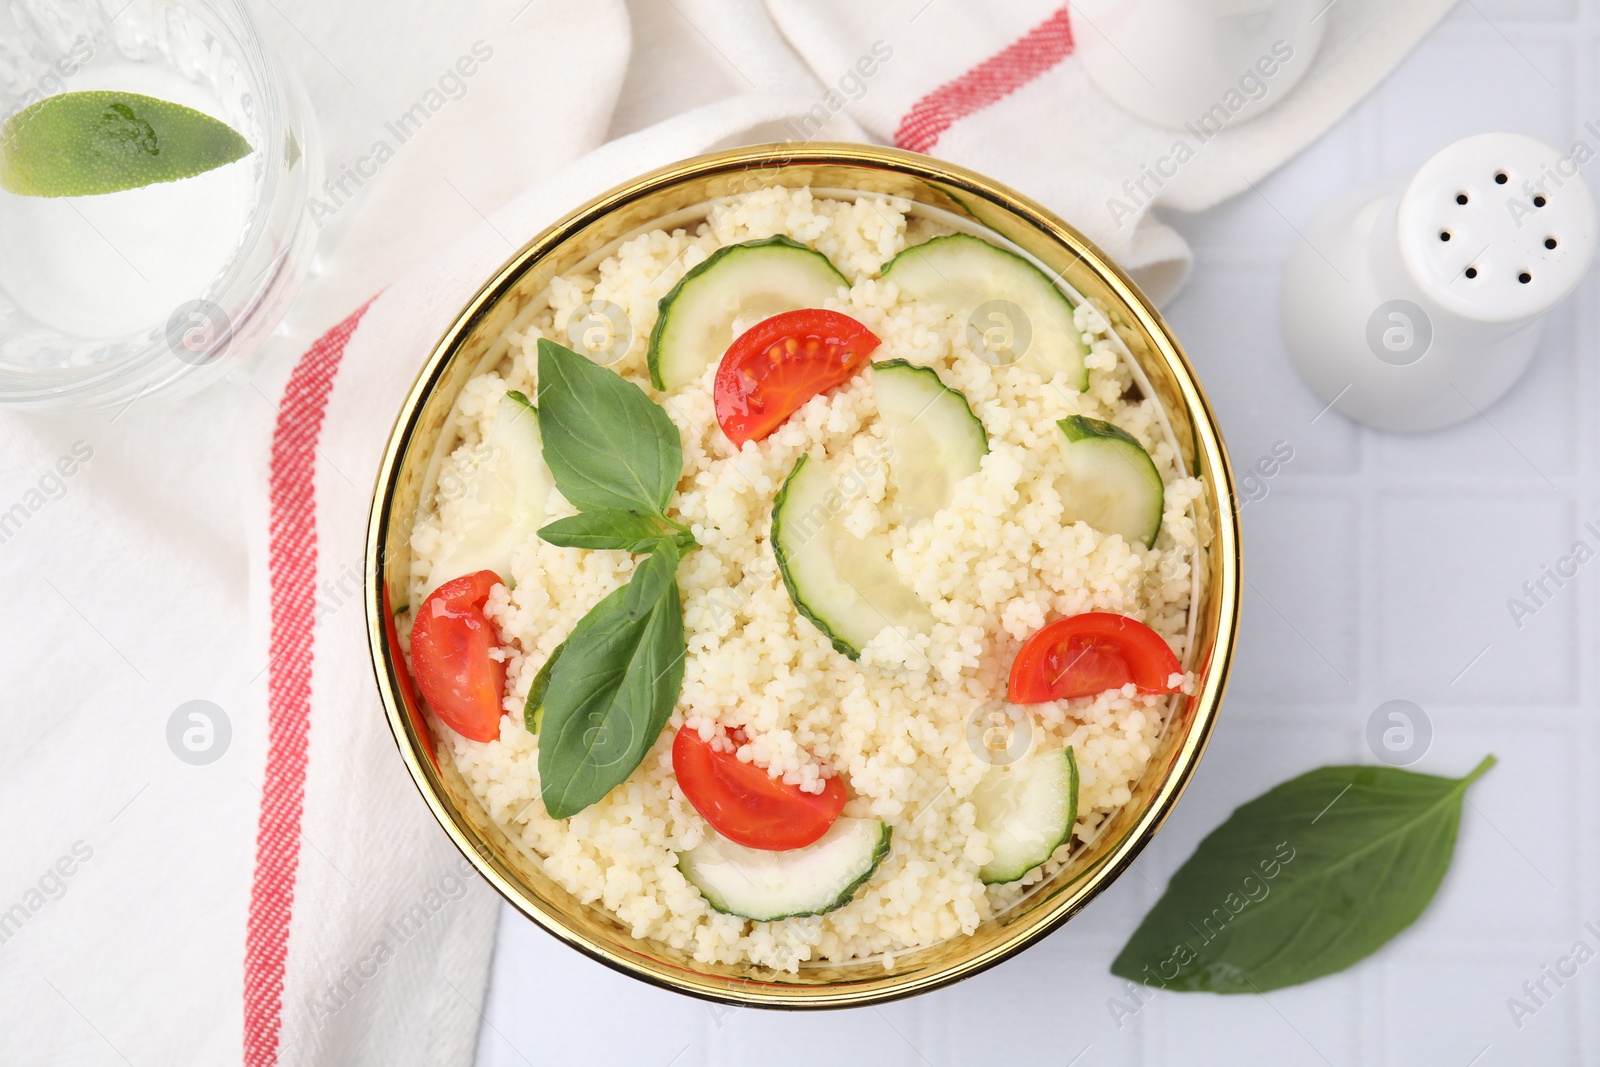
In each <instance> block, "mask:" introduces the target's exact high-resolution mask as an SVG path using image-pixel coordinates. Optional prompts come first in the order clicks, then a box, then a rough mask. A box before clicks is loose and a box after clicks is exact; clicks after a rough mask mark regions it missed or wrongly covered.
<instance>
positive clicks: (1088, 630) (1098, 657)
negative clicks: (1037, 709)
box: [1006, 611, 1183, 704]
mask: <svg viewBox="0 0 1600 1067" xmlns="http://www.w3.org/2000/svg"><path fill="white" fill-rule="evenodd" d="M1182 670H1183V668H1182V667H1181V666H1179V664H1178V657H1177V656H1174V655H1173V654H1172V649H1171V647H1169V646H1168V644H1167V642H1166V641H1165V640H1164V639H1163V638H1162V636H1161V635H1160V634H1158V633H1156V632H1155V631H1154V630H1152V629H1150V627H1148V626H1146V625H1145V624H1144V623H1142V622H1139V621H1137V620H1135V619H1130V618H1128V617H1127V616H1126V615H1116V614H1113V613H1111V612H1108V611H1091V612H1088V613H1087V614H1084V615H1073V616H1071V617H1069V618H1065V619H1057V620H1056V621H1055V622H1052V623H1050V624H1049V625H1048V626H1046V627H1045V628H1044V629H1042V630H1040V631H1039V632H1038V633H1036V634H1034V635H1033V636H1032V637H1030V638H1028V639H1027V640H1026V641H1024V642H1023V643H1022V649H1021V651H1019V652H1018V653H1017V658H1016V659H1015V660H1014V661H1013V662H1012V664H1011V684H1010V686H1009V687H1008V690H1007V694H1006V695H1007V697H1008V698H1009V699H1010V701H1011V702H1012V703H1013V704H1042V703H1044V702H1045V701H1047V700H1070V699H1071V698H1073V697H1087V696H1094V695H1095V694H1096V693H1103V692H1105V691H1106V690H1107V689H1120V688H1121V687H1122V686H1124V685H1127V684H1128V683H1129V682H1132V683H1134V684H1135V685H1137V686H1138V687H1139V691H1140V692H1141V693H1175V692H1177V689H1176V687H1174V686H1171V685H1168V684H1167V679H1168V678H1169V677H1170V676H1172V675H1174V674H1177V673H1178V672H1180V671H1182Z"/></svg>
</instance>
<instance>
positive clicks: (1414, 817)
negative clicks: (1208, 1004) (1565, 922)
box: [1111, 756, 1495, 993]
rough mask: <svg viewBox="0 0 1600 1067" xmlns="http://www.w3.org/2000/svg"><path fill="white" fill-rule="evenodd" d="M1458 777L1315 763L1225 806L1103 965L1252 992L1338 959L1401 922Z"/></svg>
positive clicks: (1462, 785) (1412, 903)
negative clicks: (1228, 809)
mask: <svg viewBox="0 0 1600 1067" xmlns="http://www.w3.org/2000/svg"><path fill="white" fill-rule="evenodd" d="M1494 762H1495V759H1494V757H1493V756H1486V757H1484V760H1483V762H1481V763H1479V764H1478V766H1477V767H1476V768H1474V769H1473V771H1472V772H1471V773H1470V774H1468V775H1467V776H1466V777H1465V778H1440V777H1437V776H1435V775H1430V774H1416V773H1413V772H1411V771H1403V770H1399V769H1397V768H1393V767H1362V766H1338V767H1321V768H1318V769H1317V770H1314V771H1311V772H1309V773H1307V774H1303V775H1301V776H1300V777H1298V778H1293V779H1290V780H1289V781H1287V782H1284V783H1283V784H1282V785H1279V786H1277V787H1275V788H1273V789H1271V790H1269V791H1267V792H1266V793H1264V794H1262V795H1261V796H1259V797H1257V798H1256V799H1255V800H1252V801H1250V802H1249V803H1247V804H1244V805H1242V806H1241V807H1239V808H1237V809H1236V810H1235V811H1234V812H1233V814H1232V815H1230V816H1229V817H1228V819H1227V821H1226V822H1224V823H1223V824H1222V825H1221V826H1219V827H1217V828H1216V829H1215V830H1213V831H1212V832H1211V833H1210V834H1209V835H1208V836H1207V837H1206V839H1205V840H1204V841H1201V842H1200V846H1199V847H1198V848H1197V849H1195V853H1194V855H1193V856H1190V857H1189V859H1188V861H1187V862H1185V863H1184V865H1183V866H1182V867H1180V868H1178V871H1177V873H1176V874H1174V875H1173V876H1172V881H1170V882H1169V883H1168V884H1167V890H1166V892H1165V893H1163V894H1162V896H1161V899H1160V900H1158V901H1157V902H1156V905H1155V907H1154V908H1152V909H1151V910H1150V913H1149V914H1148V915H1146V916H1145V917H1144V921H1143V922H1141V923H1140V924H1139V928H1138V929H1137V930H1135V931H1134V933H1133V936H1132V937H1131V938H1129V939H1128V943H1127V945H1125V946H1124V947H1123V949H1122V952H1121V953H1120V954H1118V956H1117V958H1116V960H1115V962H1113V963H1112V965H1111V973H1112V974H1115V975H1117V976H1119V977H1122V978H1130V979H1132V980H1134V981H1136V982H1142V983H1144V984H1145V985H1150V986H1156V987H1158V988H1162V989H1170V990H1179V991H1188V992H1194V991H1199V992H1210V993H1261V992H1266V991H1268V990H1272V989H1279V988H1282V987H1283V986H1289V985H1297V984H1299V983H1301V982H1309V981H1311V980H1312V979H1313V978H1320V977H1322V976H1323V975H1327V974H1333V973H1334V972H1336V971H1342V970H1344V969H1345V968H1346V967H1349V966H1350V965H1351V964H1353V963H1355V962H1357V961H1358V960H1361V959H1364V958H1365V957H1367V956H1369V955H1371V954H1372V953H1373V952H1376V951H1377V950H1378V949H1379V948H1380V947H1382V945H1383V944H1384V943H1385V942H1387V941H1388V940H1389V939H1390V938H1392V937H1394V936H1395V935H1396V934H1398V933H1399V932H1400V931H1401V930H1404V929H1405V928H1406V927H1407V926H1409V925H1411V923H1412V922H1413V921H1415V920H1416V918H1417V916H1419V915H1421V914H1422V912H1423V910H1424V909H1425V908H1426V907H1427V906H1428V904H1429V902H1430V901H1432V900H1433V896H1434V893H1435V892H1436V891H1437V890H1438V888H1439V883H1440V882H1441V881H1443V879H1444V875H1445V871H1446V870H1447V869H1448V868H1449V866H1450V857H1451V855H1452V854H1453V853H1454V851H1455V844H1456V832H1457V830H1458V829H1459V827H1460V824H1461V805H1462V800H1463V795H1464V793H1465V791H1466V789H1467V787H1468V786H1470V785H1471V784H1472V783H1473V782H1475V781H1476V780H1477V779H1478V778H1479V777H1480V776H1481V775H1482V774H1483V773H1484V772H1485V771H1487V770H1488V769H1489V768H1490V767H1491V766H1493V765H1494Z"/></svg>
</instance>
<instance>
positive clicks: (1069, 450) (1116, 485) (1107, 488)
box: [1056, 415, 1166, 548]
mask: <svg viewBox="0 0 1600 1067" xmlns="http://www.w3.org/2000/svg"><path fill="white" fill-rule="evenodd" d="M1056 428H1057V429H1059V430H1060V431H1061V433H1060V436H1059V437H1058V438H1057V440H1058V441H1059V442H1060V444H1061V454H1062V456H1063V457H1064V458H1065V459H1066V461H1067V471H1066V473H1065V474H1063V475H1062V476H1061V477H1060V478H1058V479H1056V489H1057V491H1058V492H1059V493H1060V494H1061V502H1062V503H1063V504H1065V505H1066V512H1065V515H1064V517H1063V521H1065V522H1069V523H1071V522H1079V521H1082V522H1086V523H1088V524H1089V525H1090V526H1093V527H1094V528H1095V529H1096V530H1099V531H1100V532H1101V533H1104V534H1121V535H1122V539H1123V540H1124V541H1127V542H1129V543H1130V544H1131V543H1133V542H1135V541H1137V542H1139V543H1140V544H1142V545H1144V546H1145V547H1146V548H1149V547H1150V546H1151V545H1153V544H1155V543H1156V534H1158V533H1160V532H1161V511H1162V509H1163V508H1164V507H1165V506H1166V489H1165V487H1163V486H1162V484H1161V474H1160V472H1159V471H1157V470H1156V465H1155V462H1154V461H1153V460H1151V458H1150V453H1148V452H1146V451H1145V450H1144V446H1143V445H1141V444H1140V443H1139V442H1138V440H1137V439H1135V438H1134V436H1133V435H1132V434H1130V433H1129V432H1128V431H1127V430H1124V429H1122V428H1120V427H1117V426H1113V425H1111V424H1110V423H1109V422H1101V421H1100V420H1099V419H1090V418H1085V417H1084V416H1082V415H1069V416H1068V417H1067V418H1064V419H1062V420H1061V421H1060V422H1058V423H1056Z"/></svg>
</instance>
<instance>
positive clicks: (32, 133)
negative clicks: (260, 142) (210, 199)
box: [0, 90, 250, 196]
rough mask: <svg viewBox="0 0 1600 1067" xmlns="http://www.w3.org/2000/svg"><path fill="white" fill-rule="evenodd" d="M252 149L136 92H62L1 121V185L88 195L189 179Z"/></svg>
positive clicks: (213, 124)
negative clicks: (2, 122) (2, 124)
mask: <svg viewBox="0 0 1600 1067" xmlns="http://www.w3.org/2000/svg"><path fill="white" fill-rule="evenodd" d="M249 154H250V142H249V141H246V140H245V139H244V137H243V136H241V135H240V134H239V133H238V131H236V130H234V129H233V128H232V127H231V126H229V125H227V124H226V123H224V122H219V121H218V120H216V119H214V118H212V117H211V116H210V115H207V114H205V113H203V112H200V111H195V110H194V109H193V108H187V107H184V106H182V105H181V104H173V103H169V102H168V101H166V100H157V99H156V98H155V97H151V96H141V95H140V94H138V93H122V92H113V91H107V90H93V91H90V92H81V93H61V94H59V95H57V96H48V97H45V98H44V99H43V100H40V101H38V102H37V103H34V104H30V105H29V106H28V107H25V108H23V109H22V110H21V111H19V112H17V113H16V114H15V115H12V116H11V117H10V118H9V119H7V120H6V122H5V125H4V126H0V189H5V190H7V191H8V192H12V193H16V194H18V195H19V196H92V195H95V194H97V193H116V192H121V191H122V190H124V189H138V188H140V187H142V186H146V185H155V184H156V183H158V182H174V181H179V180H181V179H183V178H191V177H193V176H194V175H196V174H203V173H204V172H206V171H208V170H214V169H216V168H217V167H221V166H225V165H227V164H229V163H232V162H234V161H235V160H238V159H243V158H244V157H245V156H247V155H249Z"/></svg>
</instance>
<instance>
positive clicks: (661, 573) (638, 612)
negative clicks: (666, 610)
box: [622, 538, 681, 619]
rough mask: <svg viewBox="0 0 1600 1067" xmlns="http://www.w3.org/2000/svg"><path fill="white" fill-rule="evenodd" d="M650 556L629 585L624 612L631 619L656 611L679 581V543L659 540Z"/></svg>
mask: <svg viewBox="0 0 1600 1067" xmlns="http://www.w3.org/2000/svg"><path fill="white" fill-rule="evenodd" d="M649 552H650V555H649V556H647V557H645V561H644V562H643V563H641V564H639V566H638V569H636V570H635V571H634V572H633V577H632V578H631V579H630V580H629V581H628V592H627V595H626V596H624V597H623V598H622V610H623V611H626V612H627V613H628V617H629V618H631V619H642V618H644V617H645V616H646V615H648V614H650V612H652V611H654V610H655V606H656V604H657V602H659V601H660V600H661V598H662V597H664V596H666V595H667V586H668V585H669V584H670V583H673V582H676V581H677V575H678V560H679V559H680V558H681V557H680V556H679V554H678V545H677V542H675V541H671V540H668V539H667V538H659V539H657V540H656V542H655V543H654V544H652V545H651V546H650V547H649Z"/></svg>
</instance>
